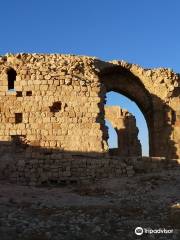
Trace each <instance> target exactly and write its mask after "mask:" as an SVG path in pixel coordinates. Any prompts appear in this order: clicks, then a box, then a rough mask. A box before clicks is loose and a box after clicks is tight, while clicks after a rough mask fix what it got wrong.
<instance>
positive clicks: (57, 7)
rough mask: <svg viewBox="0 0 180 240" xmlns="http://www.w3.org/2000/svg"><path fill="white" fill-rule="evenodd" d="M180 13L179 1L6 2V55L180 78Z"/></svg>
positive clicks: (2, 28) (2, 31)
mask: <svg viewBox="0 0 180 240" xmlns="http://www.w3.org/2000/svg"><path fill="white" fill-rule="evenodd" d="M179 9H180V1H179V0H136V1H135V0H86V1H85V0H76V1H75V0H29V1H24V0H6V1H1V5H0V54H1V55H3V54H5V53H7V52H14V53H16V52H41V53H71V54H80V55H89V56H96V57H98V58H101V59H103V60H112V59H123V60H126V61H129V62H132V63H137V64H140V65H142V66H143V67H170V68H172V69H174V70H175V71H176V72H180V64H179V62H180V61H179V58H180V26H179V25H180V18H179ZM112 98H113V99H112V100H111V102H113V103H114V102H116V101H118V99H117V96H115V95H112ZM123 102H125V103H124V104H125V106H123ZM121 106H122V107H125V108H128V109H129V111H131V108H132V111H134V105H133V106H131V104H130V103H129V102H128V101H125V100H122V102H121ZM135 112H136V110H135ZM138 121H139V120H138ZM139 125H140V126H141V128H142V129H140V130H142V132H144V130H143V126H144V125H141V121H140V123H139ZM142 135H143V133H142ZM145 135H146V134H145Z"/></svg>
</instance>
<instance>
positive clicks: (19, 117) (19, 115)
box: [15, 113, 23, 124]
mask: <svg viewBox="0 0 180 240" xmlns="http://www.w3.org/2000/svg"><path fill="white" fill-rule="evenodd" d="M22 118H23V116H22V113H15V123H16V124H18V123H22V120H23V119H22Z"/></svg>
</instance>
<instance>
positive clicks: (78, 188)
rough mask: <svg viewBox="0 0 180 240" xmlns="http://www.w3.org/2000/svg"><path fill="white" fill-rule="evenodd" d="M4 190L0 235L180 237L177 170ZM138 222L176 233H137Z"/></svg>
mask: <svg viewBox="0 0 180 240" xmlns="http://www.w3.org/2000/svg"><path fill="white" fill-rule="evenodd" d="M0 189H1V190H0V240H16V239H17V240H61V239H62V240H71V239H72V240H81V239H83V240H90V239H93V240H96V239H98V240H101V239H103V240H109V239H112V240H116V239H117V240H123V239H124V240H125V239H128V240H129V239H130V240H131V239H161V240H166V239H167V240H171V239H172V240H173V239H174V240H176V239H177V240H178V239H180V170H178V169H174V170H169V171H167V170H166V171H163V172H160V173H151V174H145V175H138V176H134V177H131V178H127V177H124V178H119V179H115V178H113V179H104V180H101V181H98V182H95V183H92V184H87V185H68V186H66V185H59V186H53V185H51V186H44V187H39V188H35V187H27V186H17V185H13V184H10V183H7V182H0ZM136 227H142V228H143V229H144V228H147V229H153V230H155V229H161V230H162V229H164V228H165V229H166V230H171V229H172V230H173V233H167V234H165V233H156V234H155V233H152V234H148V233H143V234H142V235H141V236H138V235H136V234H135V232H134V230H135V228H136ZM144 231H145V230H144Z"/></svg>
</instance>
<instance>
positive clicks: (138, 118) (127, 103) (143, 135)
mask: <svg viewBox="0 0 180 240" xmlns="http://www.w3.org/2000/svg"><path fill="white" fill-rule="evenodd" d="M106 106H109V107H110V106H112V107H114V106H119V107H120V108H119V109H121V110H122V111H124V112H122V117H123V118H124V117H126V118H128V119H129V118H130V116H128V115H127V116H125V114H126V110H128V112H129V113H130V114H132V115H133V116H134V117H135V122H132V121H133V118H132V120H131V119H130V121H131V122H132V124H131V125H130V126H128V124H127V125H126V126H124V128H128V127H129V129H125V130H123V126H122V129H121V123H119V128H120V129H119V140H118V142H119V147H120V146H122V144H121V142H122V141H123V139H122V138H123V137H126V138H128V135H127V134H128V132H129V134H131V136H130V137H129V138H130V139H129V142H127V143H126V144H129V145H130V146H129V148H130V149H128V148H127V153H126V154H127V155H128V154H130V155H133V149H132V151H131V148H133V147H134V148H136V147H137V148H138V147H139V146H138V141H140V143H141V147H142V155H143V156H149V130H148V126H147V123H146V120H145V117H144V115H143V113H142V112H141V110H140V109H139V107H138V106H137V104H136V103H135V102H134V101H132V100H130V99H129V98H127V97H125V96H124V95H122V94H119V93H116V92H114V91H110V92H108V93H107V94H106V105H105V108H106ZM127 114H128V113H127ZM123 115H124V116H123ZM124 120H125V119H124ZM117 121H122V120H121V118H119V119H118V118H117ZM134 124H135V125H134ZM135 126H137V128H138V130H139V131H138V132H136V129H135ZM111 132H112V129H111V128H109V130H108V134H109V136H111V138H109V140H108V146H109V148H111V146H113V136H112V135H113V133H111ZM123 132H124V133H126V132H127V133H126V134H125V135H124V136H123ZM136 134H137V135H136ZM120 152H122V151H121V149H120ZM134 152H135V153H136V151H135V150H134ZM138 152H139V151H138V150H137V154H138Z"/></svg>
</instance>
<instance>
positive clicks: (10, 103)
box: [0, 54, 107, 152]
mask: <svg viewBox="0 0 180 240" xmlns="http://www.w3.org/2000/svg"><path fill="white" fill-rule="evenodd" d="M11 68H13V69H14V70H15V71H16V74H17V76H16V81H15V91H8V79H7V78H8V74H7V73H8V70H9V69H11ZM0 86H1V87H0V99H1V102H0V122H1V127H0V140H1V141H11V140H13V138H15V137H16V136H22V138H24V139H25V141H26V142H27V143H28V144H29V145H32V146H38V147H43V148H58V149H61V150H65V151H79V152H103V151H104V150H105V148H107V146H104V144H105V143H103V139H102V130H101V124H102V123H103V116H101V115H100V111H101V108H102V107H103V104H102V99H101V85H100V82H99V79H98V77H97V75H96V74H95V73H94V70H93V60H92V59H90V58H88V57H82V58H80V57H75V56H63V55H36V54H35V55H28V54H24V55H16V56H9V57H3V58H1V65H0ZM18 114H22V117H21V118H22V122H19V121H18V120H16V115H18ZM87 136H88V137H87Z"/></svg>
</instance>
